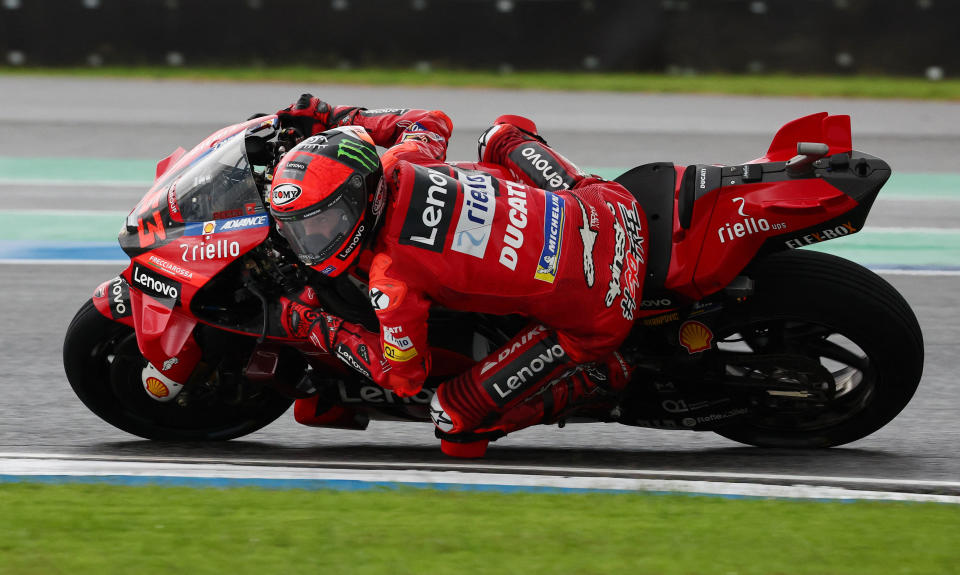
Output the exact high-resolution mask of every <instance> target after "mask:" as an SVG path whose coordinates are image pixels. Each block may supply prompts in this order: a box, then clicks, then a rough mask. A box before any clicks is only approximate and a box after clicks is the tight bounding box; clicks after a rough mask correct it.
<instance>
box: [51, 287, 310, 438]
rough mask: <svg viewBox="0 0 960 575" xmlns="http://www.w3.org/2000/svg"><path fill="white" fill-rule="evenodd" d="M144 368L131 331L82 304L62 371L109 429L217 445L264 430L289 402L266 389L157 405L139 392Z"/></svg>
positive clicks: (68, 337)
mask: <svg viewBox="0 0 960 575" xmlns="http://www.w3.org/2000/svg"><path fill="white" fill-rule="evenodd" d="M145 365H146V360H145V359H144V358H143V356H142V355H141V354H140V350H139V348H138V347H137V340H136V334H135V333H134V331H133V329H132V328H130V327H128V326H126V325H123V324H120V323H117V322H114V321H112V320H110V319H108V318H106V317H104V316H103V315H102V314H101V313H100V312H99V311H98V310H97V308H96V307H95V306H94V305H93V301H92V300H88V301H87V302H86V303H85V304H84V305H83V307H81V308H80V311H78V312H77V315H76V316H75V317H74V318H73V321H72V322H70V327H68V328H67V334H66V338H65V339H64V342H63V367H64V370H65V371H66V374H67V380H68V381H69V382H70V386H71V387H72V388H73V391H74V392H75V393H76V394H77V397H79V398H80V400H81V401H83V403H84V404H85V405H86V406H87V407H88V408H89V409H90V411H92V412H94V413H95V414H97V415H98V416H99V417H100V418H101V419H103V420H104V421H106V422H107V423H109V424H111V425H113V426H114V427H117V428H118V429H122V430H123V431H126V432H127V433H132V434H134V435H138V436H140V437H143V438H145V439H153V440H161V441H220V440H227V439H233V438H236V437H240V436H243V435H247V434H249V433H252V432H254V431H256V430H258V429H260V428H262V427H264V426H265V425H267V424H269V423H271V422H272V421H274V420H275V419H277V418H278V417H280V416H281V415H283V413H284V412H285V411H286V410H287V408H289V407H290V404H291V403H293V400H292V399H289V398H287V397H284V396H282V395H280V394H279V393H277V392H276V391H275V390H273V389H270V388H262V389H258V390H256V392H254V393H250V394H245V395H244V397H243V398H242V399H238V398H237V396H236V395H230V394H213V395H211V396H209V397H207V398H205V399H204V400H203V401H200V402H196V403H191V404H190V405H188V406H185V407H182V406H180V405H178V404H177V402H176V401H170V402H167V403H161V402H158V401H155V400H153V399H151V398H150V397H148V395H147V393H146V391H145V390H144V389H143V385H142V384H141V376H140V372H141V370H142V369H143V367H144V366H145ZM185 389H186V388H185Z"/></svg>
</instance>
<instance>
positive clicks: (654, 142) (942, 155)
mask: <svg viewBox="0 0 960 575" xmlns="http://www.w3.org/2000/svg"><path fill="white" fill-rule="evenodd" d="M306 89H310V90H313V91H314V92H315V93H317V94H318V95H323V96H324V97H326V98H327V99H329V100H330V101H333V102H343V103H357V104H363V105H366V106H368V107H380V106H416V107H430V108H440V109H444V110H445V111H447V112H448V113H449V114H450V115H451V117H452V118H453V120H454V122H455V124H456V126H457V129H456V131H455V134H454V139H453V142H452V144H451V148H450V155H449V157H450V159H472V158H473V154H475V151H474V150H475V137H476V135H477V134H478V133H479V132H480V131H481V130H482V129H483V128H484V127H485V126H486V125H488V123H489V121H490V120H491V119H492V118H493V117H495V116H496V115H498V114H499V113H501V112H512V113H521V114H527V115H530V116H531V117H533V118H534V119H535V120H537V121H538V123H539V125H540V129H541V132H542V133H544V134H545V135H546V136H547V138H548V139H549V140H550V141H551V143H552V144H553V145H554V146H555V147H557V148H558V149H560V150H561V151H562V152H563V153H564V154H566V155H568V156H569V157H571V158H573V159H574V160H576V161H577V162H579V163H581V164H584V165H590V166H627V165H632V164H635V163H641V162H644V161H652V160H673V161H676V162H678V163H692V162H695V161H703V162H717V163H726V162H729V163H734V162H742V161H745V160H748V159H752V158H754V157H757V156H759V155H762V153H763V152H764V151H765V149H766V146H767V145H768V144H769V140H770V138H771V137H772V134H773V132H774V131H775V130H776V129H777V128H778V127H779V126H780V125H781V124H782V123H784V122H786V121H788V120H790V119H792V118H794V117H797V116H801V115H804V114H807V113H812V112H817V111H830V112H832V113H850V114H852V115H853V122H854V124H853V126H854V144H855V147H857V148H858V149H862V150H864V151H867V152H869V153H872V154H875V155H878V156H880V157H883V158H884V159H886V160H888V161H889V162H890V163H891V165H892V166H893V167H894V169H895V170H897V169H902V170H906V171H911V172H960V168H958V167H957V166H956V162H957V160H958V158H960V128H958V126H960V105H957V104H942V103H931V104H924V103H913V102H898V101H893V102H870V101H853V100H810V99H751V98H733V97H705V96H648V95H641V96H631V95H608V94H590V93H584V94H544V93H532V92H526V93H511V92H495V91H466V90H435V89H424V90H413V89H404V90H399V89H391V90H386V89H381V88H344V87H335V88H334V87H330V88H320V87H316V86H296V85H279V84H274V85H257V86H241V85H233V84H223V83H219V84H200V83H175V82H122V81H92V80H53V79H20V78H9V77H0V156H30V157H38V156H47V155H49V156H50V157H51V158H54V157H64V156H71V157H96V158H153V157H155V158H157V159H159V158H161V157H163V156H165V155H166V154H168V153H169V152H170V151H172V149H173V148H175V147H176V146H177V145H183V146H184V147H187V148H189V147H190V146H191V145H192V144H193V143H195V142H196V141H199V139H201V138H202V137H204V136H206V135H207V134H209V133H210V132H211V131H213V130H214V129H216V128H218V127H220V126H222V125H224V124H227V123H231V122H233V121H236V120H238V119H243V118H245V117H247V116H248V115H249V114H250V113H252V112H256V111H265V112H270V111H272V109H273V108H276V107H278V106H282V105H285V104H286V103H287V102H289V101H291V100H293V99H295V97H296V96H297V95H298V94H299V93H300V92H301V91H303V90H306ZM142 191H143V190H138V189H131V190H122V189H121V190H117V189H111V190H106V191H103V190H98V189H96V188H94V187H90V186H86V187H77V188H68V189H66V190H65V189H63V188H57V189H45V188H43V187H39V186H27V187H21V186H15V185H0V194H2V195H3V198H4V203H5V204H6V205H7V209H12V208H20V207H22V208H30V209H47V208H51V209H52V208H62V207H66V206H65V204H69V207H71V208H82V209H91V210H119V211H126V210H127V209H129V208H130V207H131V206H132V205H133V203H135V202H136V200H137V199H138V198H139V196H140V194H141V193H142ZM881 197H882V194H881ZM958 215H960V203H958V202H948V203H945V204H941V203H939V202H936V201H923V202H905V201H898V202H890V203H883V202H878V204H877V206H876V208H875V215H874V216H873V217H872V218H871V220H870V222H871V223H873V224H875V225H876V224H878V223H880V224H882V225H911V226H931V227H957V226H956V224H955V222H956V221H958V220H957V216H958ZM904 221H908V222H910V223H909V224H904V223H902V222H904ZM118 225H119V223H118ZM117 271H119V266H116V265H103V266H101V265H96V266H85V265H3V266H0V295H2V301H0V306H2V316H0V317H2V318H3V319H2V321H3V324H2V325H3V329H2V330H0V367H2V369H0V452H2V451H7V452H8V451H18V452H46V453H70V454H87V455H103V456H108V457H109V456H111V455H126V456H137V457H141V456H142V457H150V456H163V457H203V458H214V459H226V460H238V459H283V460H297V461H303V462H309V463H317V462H323V461H339V460H353V461H376V460H389V461H410V462H444V461H446V460H445V458H444V457H443V456H442V455H441V454H440V453H439V450H438V449H437V445H436V440H435V439H434V438H433V435H432V432H431V426H430V425H426V424H395V423H386V422H374V423H372V424H371V426H370V428H369V429H368V430H367V431H365V432H348V431H339V430H317V429H310V428H303V427H300V426H297V425H296V424H295V423H293V421H292V416H291V415H290V414H288V415H286V416H284V417H283V418H281V420H279V421H277V422H276V423H274V424H273V425H271V426H269V427H267V428H266V429H265V430H262V431H260V432H258V433H255V434H252V435H250V436H248V437H247V438H245V439H243V440H236V441H232V442H229V443H223V444H206V445H196V444H193V445H184V444H155V443H150V442H146V441H141V440H138V439H137V438H135V437H133V436H130V435H127V434H125V433H123V432H120V431H118V430H115V429H113V428H112V427H110V426H108V425H107V424H105V423H103V422H101V421H100V420H99V419H97V418H96V417H95V416H94V415H92V414H91V413H89V412H88V411H87V410H86V409H85V408H84V407H83V406H82V404H81V403H80V402H79V401H78V400H77V399H76V398H75V397H74V396H73V394H72V392H71V391H70V389H69V386H68V385H67V383H66V379H65V377H64V375H63V371H62V365H61V361H60V353H61V344H62V338H63V332H64V330H65V328H66V325H67V323H68V322H69V321H70V319H71V317H72V316H73V314H74V312H75V310H76V309H77V308H78V307H79V306H80V304H81V303H82V302H83V301H84V299H85V298H87V297H89V295H90V293H91V292H92V290H93V288H94V287H95V286H96V285H97V284H98V283H99V282H100V281H102V280H103V279H106V278H109V277H111V276H113V275H114V274H115V273H116V272H117ZM887 279H888V280H889V281H891V283H893V285H894V286H896V287H897V288H898V289H899V290H900V291H901V292H902V293H903V294H904V295H905V297H906V298H907V300H908V301H909V302H910V303H911V305H912V306H913V307H914V310H915V311H916V313H917V315H918V317H919V318H920V322H921V325H922V327H923V330H924V335H925V338H926V353H927V363H926V368H925V373H924V378H923V381H922V383H921V386H920V390H919V392H918V393H917V395H916V397H915V398H914V400H913V402H912V403H911V405H910V406H908V407H907V409H906V410H905V411H904V412H903V413H902V414H901V415H900V416H899V417H898V418H897V419H896V420H895V421H894V422H893V423H892V424H890V425H888V426H887V427H886V428H885V429H883V430H881V431H879V432H877V433H876V434H874V435H873V436H871V437H869V438H866V439H864V440H861V441H859V442H856V443H854V444H851V445H849V446H847V447H843V448H837V449H831V450H823V451H779V450H761V449H756V448H750V447H742V446H739V445H738V444H735V443H733V442H730V441H728V440H725V439H723V438H720V437H718V436H715V435H712V434H695V433H692V432H663V431H654V430H645V429H635V428H628V427H623V426H615V425H571V426H568V427H566V428H564V429H560V430H558V429H557V428H555V427H551V428H539V429H531V430H526V431H523V432H520V433H517V434H515V435H514V436H511V437H509V438H506V439H504V440H501V441H499V442H497V443H496V444H495V445H494V446H493V447H492V448H491V450H490V452H489V454H488V457H487V460H486V461H485V463H486V464H490V465H551V466H568V465H569V466H576V467H606V468H624V469H651V470H656V469H663V470H693V471H721V472H740V473H788V474H802V475H823V476H827V477H838V476H860V477H876V478H892V479H918V480H943V481H951V480H952V481H956V480H958V479H960V456H958V449H957V447H956V446H957V445H958V444H960V423H958V417H960V391H958V388H957V383H956V371H957V368H958V367H960V362H958V360H957V352H956V350H957V343H956V342H957V341H958V339H960V333H958V326H960V277H957V276H952V277H949V276H948V277H916V276H888V277H887Z"/></svg>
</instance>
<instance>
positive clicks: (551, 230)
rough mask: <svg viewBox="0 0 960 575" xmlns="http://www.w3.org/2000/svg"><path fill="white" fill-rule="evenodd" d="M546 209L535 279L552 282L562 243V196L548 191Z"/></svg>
mask: <svg viewBox="0 0 960 575" xmlns="http://www.w3.org/2000/svg"><path fill="white" fill-rule="evenodd" d="M545 203H546V209H545V210H544V218H543V249H542V250H540V261H539V262H538V263H537V273H536V274H534V276H533V277H535V278H536V279H538V280H540V281H542V282H547V283H553V281H554V280H555V279H557V269H558V268H559V266H560V250H561V249H562V243H563V220H564V211H563V204H564V201H563V198H561V197H560V196H558V195H557V194H552V193H550V192H547V193H546V196H545Z"/></svg>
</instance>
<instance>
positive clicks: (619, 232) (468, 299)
mask: <svg viewBox="0 0 960 575" xmlns="http://www.w3.org/2000/svg"><path fill="white" fill-rule="evenodd" d="M329 114H330V117H331V119H332V120H333V121H331V122H329V123H328V125H333V124H339V125H346V124H352V125H356V126H362V127H364V128H365V129H366V130H367V132H368V133H369V134H370V136H371V137H372V138H373V140H374V142H375V143H376V144H377V145H380V146H384V147H389V150H388V151H387V152H386V153H385V154H384V155H383V158H382V162H383V170H384V179H385V183H386V190H387V193H386V206H385V211H384V213H383V216H382V225H381V227H380V229H379V231H378V232H377V235H376V239H375V242H374V244H373V259H372V264H371V267H370V275H369V287H370V295H371V302H372V304H373V306H374V309H375V310H376V314H377V317H378V319H379V321H380V325H381V333H380V334H379V341H377V338H376V337H375V336H373V334H369V332H365V333H362V332H364V330H362V328H359V326H354V325H352V324H349V326H348V327H349V328H350V329H349V334H340V335H339V336H337V337H336V338H334V340H335V341H330V342H327V349H330V348H331V347H335V346H337V345H338V343H337V341H336V340H339V339H340V337H342V336H344V335H346V336H348V337H352V338H355V339H354V340H353V342H352V344H351V346H352V347H354V348H355V347H356V346H357V345H361V344H362V345H363V346H364V347H365V348H371V347H374V346H375V349H377V350H380V351H381V352H382V357H383V359H385V361H384V362H381V361H379V358H376V357H371V358H370V361H369V363H368V362H363V363H364V364H365V365H364V366H363V367H364V368H365V369H366V370H367V371H369V372H371V377H373V379H374V380H375V381H376V382H377V383H379V384H380V385H383V386H384V387H388V388H391V389H393V390H394V391H395V392H396V393H397V394H399V395H412V394H414V393H416V392H417V391H419V389H420V387H421V386H422V383H423V381H424V379H425V378H426V376H427V374H428V373H429V371H430V363H431V360H430V348H429V346H428V344H427V318H428V315H429V312H430V306H431V305H433V304H439V305H441V306H444V307H446V308H450V309H455V310H465V311H473V312H481V313H489V314H520V315H522V316H526V317H529V318H530V320H531V322H530V324H529V325H528V327H527V328H526V329H524V330H522V331H521V332H520V333H518V334H517V335H516V336H515V337H514V338H513V339H512V340H510V341H509V342H508V343H507V344H505V345H504V346H502V347H501V348H500V349H498V350H496V351H494V352H493V353H491V354H490V355H489V356H488V357H487V358H486V359H484V360H482V361H480V362H479V363H477V364H476V366H475V367H474V368H472V369H471V370H470V371H468V372H467V373H464V374H462V375H461V376H459V377H456V378H454V379H453V380H450V381H448V382H445V383H443V384H442V385H441V386H440V388H439V390H438V392H437V394H436V395H435V397H434V400H433V404H432V406H431V411H432V412H433V416H434V421H435V423H436V424H437V427H438V429H439V430H440V432H441V435H442V436H445V437H448V438H451V439H457V438H458V437H465V438H473V437H478V436H479V437H483V435H482V432H491V435H500V434H502V433H506V432H510V431H512V430H514V429H520V428H522V427H526V426H528V425H531V424H535V423H540V422H548V421H550V420H551V419H555V418H556V417H557V416H559V415H561V414H562V411H563V409H564V407H566V406H567V405H568V404H569V403H570V401H571V400H574V399H577V398H578V397H580V396H583V395H584V394H588V393H591V392H592V391H595V390H597V389H598V386H599V388H608V389H609V388H613V389H617V388H619V387H620V386H622V385H623V384H624V383H625V382H626V380H627V378H628V377H629V370H628V368H627V366H626V365H625V364H624V363H623V362H622V360H621V358H620V357H619V356H618V355H615V354H614V352H615V350H616V349H617V347H618V346H619V345H620V343H621V342H622V341H623V339H624V338H625V337H626V335H627V333H628V332H629V330H630V327H631V324H632V320H633V317H634V312H635V310H636V307H637V305H638V303H639V300H640V290H641V287H642V281H643V277H644V268H645V265H644V260H645V243H646V238H647V235H646V219H645V216H644V214H643V212H642V211H641V210H640V208H639V206H638V205H637V204H636V202H635V201H634V199H633V197H632V196H631V195H630V193H629V192H628V191H627V190H626V189H624V188H623V187H622V186H620V185H619V184H616V183H613V182H606V181H603V180H600V179H598V178H595V177H589V176H586V175H584V174H583V173H582V172H580V170H579V169H577V168H576V167H575V166H574V165H573V164H571V163H570V162H569V161H567V160H566V159H564V158H563V157H562V156H560V155H558V154H557V153H555V152H554V151H553V150H552V149H551V148H549V147H548V146H546V144H545V143H544V142H543V140H542V139H540V138H539V137H538V136H537V135H536V133H535V128H534V127H533V124H532V122H529V121H528V120H524V119H522V118H518V117H503V118H504V119H505V120H506V122H509V123H499V124H497V125H495V126H493V127H492V128H490V129H489V130H487V132H486V133H484V135H483V137H482V138H481V158H480V159H481V163H480V164H457V165H450V164H445V163H444V159H445V154H446V147H447V139H448V138H449V136H450V132H451V128H452V126H451V122H450V120H449V119H448V118H447V117H446V115H444V114H443V113H442V112H436V111H434V112H426V111H422V110H401V109H389V110H359V109H356V108H344V107H338V108H334V109H330V110H329ZM317 131H319V130H317ZM324 323H326V322H324ZM344 325H345V326H347V325H348V324H344ZM324 329H326V328H324ZM316 339H317V338H316V337H315V335H314V340H315V343H318V342H317V341H316ZM353 355H355V354H353ZM588 362H598V363H595V364H591V365H590V366H588V369H582V367H583V365H582V364H587V363H588ZM550 384H553V385H550ZM504 414H506V415H504ZM465 432H473V433H472V434H466V435H464V433H465ZM478 434H479V435H478Z"/></svg>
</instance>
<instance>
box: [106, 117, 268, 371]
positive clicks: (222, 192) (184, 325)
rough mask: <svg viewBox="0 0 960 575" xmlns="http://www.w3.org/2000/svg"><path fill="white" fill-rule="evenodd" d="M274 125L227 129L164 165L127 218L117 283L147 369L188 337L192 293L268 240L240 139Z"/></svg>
mask: <svg viewBox="0 0 960 575" xmlns="http://www.w3.org/2000/svg"><path fill="white" fill-rule="evenodd" d="M275 125H276V119H275V118H272V117H271V118H266V119H263V118H260V119H257V120H254V121H250V122H246V123H243V124H237V125H235V126H230V127H227V128H224V129H222V130H220V131H218V132H216V133H215V134H213V135H211V136H210V137H208V138H207V139H206V140H204V141H203V142H201V143H200V144H199V145H198V146H196V147H195V148H194V149H193V150H191V151H190V152H189V153H187V154H184V155H182V156H180V157H179V158H176V159H175V160H172V161H173V165H172V166H169V165H166V164H165V163H164V162H162V163H161V166H162V167H161V168H160V169H158V172H161V173H159V174H158V177H157V180H156V182H155V183H154V185H153V186H152V188H151V189H150V191H149V192H147V194H146V195H145V196H144V197H143V199H142V200H141V201H140V203H139V204H138V205H137V206H136V207H135V208H134V209H133V211H131V212H130V215H129V216H127V220H126V224H125V226H124V228H123V229H122V230H121V232H120V236H119V242H120V246H121V248H123V250H124V251H125V252H126V253H127V254H128V255H129V256H130V258H131V262H130V266H129V267H128V268H127V270H126V271H125V272H124V273H123V274H122V275H123V281H124V282H125V283H126V285H128V286H129V287H130V288H131V289H130V290H129V296H128V297H129V300H128V302H129V308H130V310H129V311H130V312H131V313H130V316H131V317H132V320H133V324H134V327H135V329H136V331H137V341H138V344H139V346H140V350H141V352H143V353H144V355H145V356H146V357H148V358H150V359H151V361H152V360H154V359H157V358H163V359H165V358H167V357H174V355H175V354H176V352H177V350H178V348H179V347H180V346H181V345H182V343H183V341H184V340H185V338H186V337H187V336H188V335H189V333H190V331H191V330H192V328H193V326H194V325H195V324H196V318H194V317H193V314H192V313H191V312H190V303H191V301H192V299H193V297H194V296H195V295H196V294H197V292H198V290H200V288H202V287H203V286H204V284H206V283H207V282H208V281H209V280H210V279H211V278H213V277H214V276H216V275H217V274H218V273H220V272H221V271H222V270H223V269H224V268H225V267H227V266H228V265H229V264H230V263H231V262H233V261H235V260H237V259H238V258H239V257H241V256H243V255H244V254H245V253H247V252H249V251H250V250H252V249H254V248H255V247H256V246H257V245H259V244H260V243H262V242H263V241H264V240H265V239H266V238H267V236H268V234H269V225H270V216H269V214H268V212H267V210H266V207H265V206H264V203H263V199H262V196H261V194H260V188H259V186H258V184H257V180H256V178H255V177H254V172H253V167H252V166H251V164H250V161H249V159H248V157H247V151H246V139H247V137H248V135H249V134H255V135H262V134H264V132H265V131H269V130H271V129H273V128H275ZM104 291H105V290H104Z"/></svg>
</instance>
